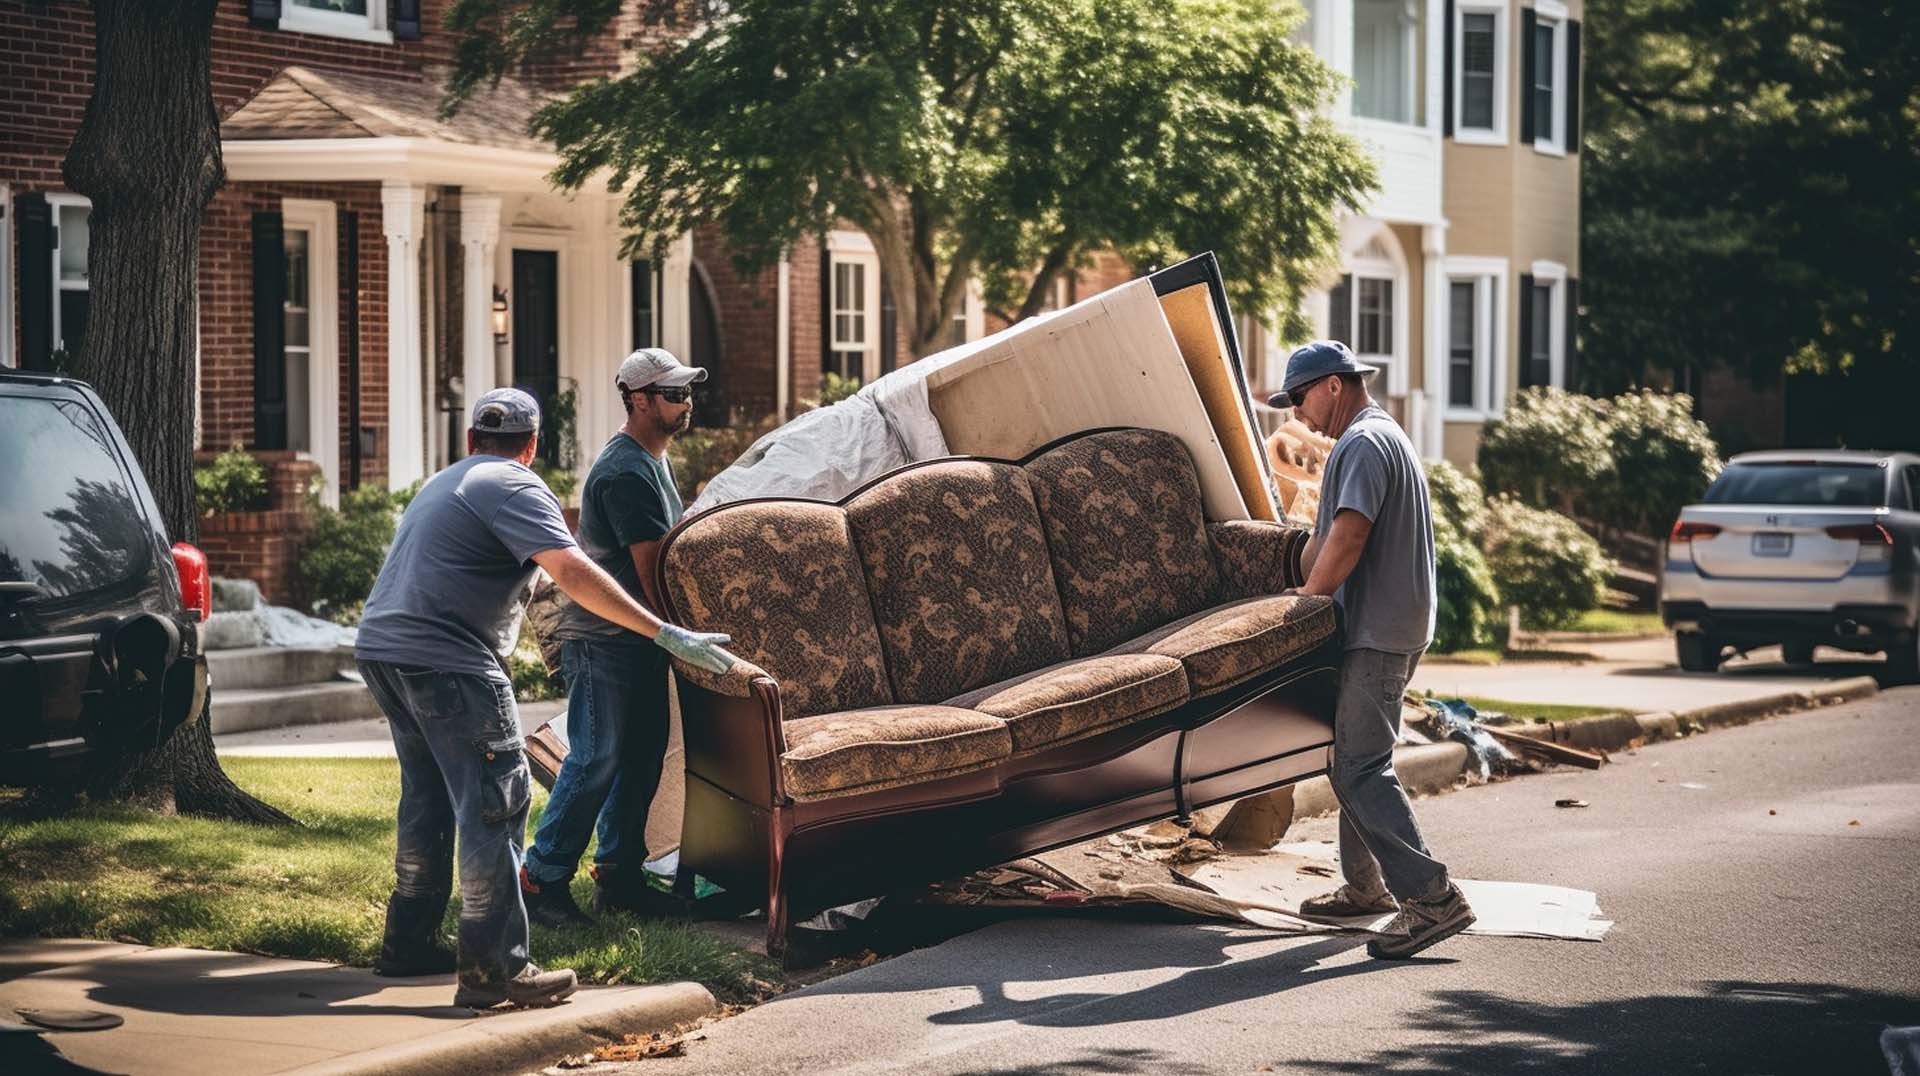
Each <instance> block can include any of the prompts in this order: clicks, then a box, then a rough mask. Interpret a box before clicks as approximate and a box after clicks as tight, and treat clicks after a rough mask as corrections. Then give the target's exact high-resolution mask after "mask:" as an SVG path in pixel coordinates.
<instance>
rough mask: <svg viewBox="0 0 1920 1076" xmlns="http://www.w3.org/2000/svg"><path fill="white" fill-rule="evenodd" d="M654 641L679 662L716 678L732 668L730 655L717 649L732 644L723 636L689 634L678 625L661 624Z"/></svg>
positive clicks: (701, 632) (704, 632) (708, 633)
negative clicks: (702, 670)
mask: <svg viewBox="0 0 1920 1076" xmlns="http://www.w3.org/2000/svg"><path fill="white" fill-rule="evenodd" d="M653 641H654V642H656V643H658V644H660V649H662V650H665V651H666V652H667V653H669V654H672V655H673V656H674V657H676V658H679V659H680V660H681V661H684V662H686V663H687V664H689V665H693V666H696V667H698V668H701V669H705V670H706V671H708V672H710V673H713V674H714V675H716V676H718V675H719V674H721V673H724V672H726V671H727V670H728V669H730V668H732V667H733V655H732V654H729V653H727V652H726V651H725V650H722V649H720V645H721V644H722V643H730V642H732V641H733V636H731V635H727V634H724V633H722V632H716V631H688V630H687V629H685V628H683V627H681V626H680V625H678V624H663V625H661V626H660V634H658V635H656V636H654V637H653Z"/></svg>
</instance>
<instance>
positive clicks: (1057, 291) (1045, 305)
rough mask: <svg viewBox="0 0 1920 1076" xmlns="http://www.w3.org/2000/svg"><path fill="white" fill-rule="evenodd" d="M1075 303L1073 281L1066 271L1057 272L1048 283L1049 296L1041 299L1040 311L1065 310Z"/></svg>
mask: <svg viewBox="0 0 1920 1076" xmlns="http://www.w3.org/2000/svg"><path fill="white" fill-rule="evenodd" d="M1072 305H1073V281H1072V279H1070V278H1069V277H1068V276H1067V274H1066V273H1064V272H1061V273H1056V274H1055V275H1054V278H1053V281H1052V283H1050V284H1048V285H1047V297H1046V298H1045V299H1042V300H1041V301H1040V312H1041V313H1043V314H1044V313H1046V312H1047V311H1050V310H1065V309H1066V308H1067V307H1070V306H1072Z"/></svg>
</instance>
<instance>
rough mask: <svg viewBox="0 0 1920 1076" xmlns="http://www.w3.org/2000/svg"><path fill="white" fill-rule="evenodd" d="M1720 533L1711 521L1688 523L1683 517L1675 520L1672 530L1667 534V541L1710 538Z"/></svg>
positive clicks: (1689, 540)
mask: <svg viewBox="0 0 1920 1076" xmlns="http://www.w3.org/2000/svg"><path fill="white" fill-rule="evenodd" d="M1719 533H1720V528H1719V527H1718V526H1717V525H1715V524H1712V523H1689V522H1687V521H1686V520H1684V519H1681V520H1675V521H1674V524H1673V532H1672V533H1670V534H1668V535H1667V541H1669V542H1691V541H1693V540H1694V539H1695V538H1711V537H1713V536H1714V535H1716V534H1719Z"/></svg>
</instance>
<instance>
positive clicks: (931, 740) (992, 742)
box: [780, 706, 1013, 799]
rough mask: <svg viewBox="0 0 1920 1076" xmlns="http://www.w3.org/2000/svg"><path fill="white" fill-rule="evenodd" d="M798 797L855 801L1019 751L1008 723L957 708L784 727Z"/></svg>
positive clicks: (785, 760)
mask: <svg viewBox="0 0 1920 1076" xmlns="http://www.w3.org/2000/svg"><path fill="white" fill-rule="evenodd" d="M782 731H783V732H784V733H785V734H786V738H787V750H786V753H785V754H783V755H781V756H780V760H781V765H782V767H783V769H784V770H785V774H786V783H787V792H788V794H790V795H792V796H793V797H794V798H795V799H823V798H826V797H828V796H851V795H854V794H855V793H859V792H874V791H878V790H879V789H883V788H893V787H896V786H899V785H906V784H914V783H916V782H920V781H930V780H933V779H935V778H939V777H947V776H951V775H953V774H956V773H966V772H968V771H969V770H978V769H984V768H985V767H988V766H991V765H993V764H994V763H996V762H999V761H1000V760H1002V759H1004V758H1006V757H1007V756H1008V755H1009V754H1010V753H1011V752H1012V750H1013V741H1012V739H1011V738H1010V736H1009V734H1008V732H1007V723H1006V722H1005V721H1002V720H1000V719H999V718H997V717H988V716H987V715H986V714H982V713H977V712H975V711H973V710H963V709H960V708H958V707H954V706H881V707H876V708H874V709H870V710H846V711H841V712H838V713H831V714H820V715H818V716H817V717H802V718H798V719H795V720H792V721H788V722H786V723H785V724H784V725H783V726H782Z"/></svg>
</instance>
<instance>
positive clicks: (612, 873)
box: [593, 866, 693, 919]
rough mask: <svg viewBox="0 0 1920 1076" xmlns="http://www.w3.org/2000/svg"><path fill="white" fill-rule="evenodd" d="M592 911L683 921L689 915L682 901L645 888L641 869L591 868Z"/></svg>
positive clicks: (685, 903) (649, 887) (689, 911)
mask: <svg viewBox="0 0 1920 1076" xmlns="http://www.w3.org/2000/svg"><path fill="white" fill-rule="evenodd" d="M593 910H594V911H596V912H602V913H605V912H626V913H628V914H629V915H637V916H641V917H642V918H646V919H683V918H685V917H686V916H688V915H690V914H692V911H693V909H692V907H691V905H690V904H689V903H688V902H687V901H686V900H684V899H682V898H680V897H676V896H674V895H673V894H671V893H665V892H662V891H660V890H658V889H655V888H654V887H653V886H652V885H651V884H649V883H648V882H647V872H646V871H645V870H644V869H627V868H621V867H603V866H595V867H594V868H593Z"/></svg>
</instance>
